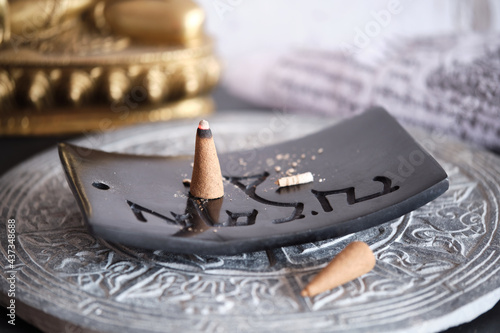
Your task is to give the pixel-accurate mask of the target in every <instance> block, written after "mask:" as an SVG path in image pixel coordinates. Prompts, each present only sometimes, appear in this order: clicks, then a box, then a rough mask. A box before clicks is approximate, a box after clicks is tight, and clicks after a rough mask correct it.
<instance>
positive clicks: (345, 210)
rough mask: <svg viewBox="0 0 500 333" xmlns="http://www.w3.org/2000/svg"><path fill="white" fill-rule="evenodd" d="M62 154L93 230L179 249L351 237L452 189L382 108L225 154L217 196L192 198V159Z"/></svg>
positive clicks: (70, 149) (211, 250)
mask: <svg viewBox="0 0 500 333" xmlns="http://www.w3.org/2000/svg"><path fill="white" fill-rule="evenodd" d="M59 152H60V157H61V160H62V163H63V165H64V168H65V171H66V175H67V178H68V181H69V184H70V186H71V188H72V190H73V193H74V194H75V197H76V198H77V200H78V202H79V204H80V207H81V209H82V211H83V213H84V215H85V218H86V221H87V223H88V226H89V227H90V229H91V230H92V232H94V233H95V234H97V235H99V236H101V237H103V238H105V239H107V240H109V241H113V242H118V243H123V244H127V245H132V246H136V247H142V248H150V249H162V250H167V251H172V252H178V253H199V254H235V253H241V252H248V251H256V250H261V249H267V248H273V247H278V246H284V245H290V244H297V243H303V242H308V241H314V240H320V239H326V238H331V237H338V236H343V235H346V234H349V233H352V232H356V231H359V230H363V229H367V228H370V227H373V226H375V225H378V224H382V223H384V222H387V221H390V220H392V219H394V218H396V217H399V216H401V215H403V214H405V213H408V212H410V211H412V210H414V209H416V208H418V207H420V206H422V205H424V204H426V203H427V202H429V201H431V200H433V199H435V198H436V197H438V196H439V195H441V194H442V193H444V192H445V191H446V190H447V188H448V179H447V175H446V173H445V172H444V170H443V169H442V168H441V167H440V165H439V164H438V163H437V162H436V161H435V160H434V159H433V158H432V156H430V155H429V154H428V153H427V152H426V151H425V150H424V149H423V148H422V147H421V146H420V145H418V144H417V143H416V142H415V141H414V140H413V139H412V137H411V136H410V135H409V134H408V133H407V132H406V131H405V130H404V129H403V128H402V127H401V126H400V125H399V124H398V123H397V122H396V121H395V120H394V119H393V118H392V117H391V116H390V115H389V114H388V113H387V112H386V111H385V110H383V109H381V108H373V109H370V110H368V111H367V112H365V113H364V114H362V115H360V116H357V117H354V118H352V119H349V120H347V121H344V122H342V123H340V124H338V125H335V126H333V127H330V128H328V129H326V130H323V131H321V132H319V133H316V134H313V135H310V136H307V137H304V138H300V139H297V140H293V141H289V142H285V143H282V144H277V145H273V146H268V147H264V148H259V149H255V150H252V151H242V152H234V153H229V154H221V155H220V156H219V160H220V165H221V169H222V175H223V177H224V181H223V186H224V193H225V195H224V197H223V198H220V199H215V200H203V199H198V198H195V197H193V196H192V195H190V188H189V184H188V183H186V181H185V178H186V174H189V173H190V172H191V163H192V162H193V157H192V156H175V157H145V156H136V155H124V154H115V153H106V152H102V151H97V150H88V149H81V148H79V147H77V146H72V145H69V144H62V145H60V147H59ZM269 162H272V163H269ZM271 165H272V166H271ZM276 170H281V171H279V172H278V171H276ZM306 172H311V173H312V174H313V176H314V180H313V181H312V182H310V183H306V184H300V185H294V186H290V187H282V188H280V187H279V186H278V185H276V184H274V183H275V181H277V180H278V179H280V178H282V177H285V176H290V175H295V174H302V173H306ZM191 186H192V184H191Z"/></svg>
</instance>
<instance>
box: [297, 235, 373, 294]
mask: <svg viewBox="0 0 500 333" xmlns="http://www.w3.org/2000/svg"><path fill="white" fill-rule="evenodd" d="M373 267H375V256H374V255H373V252H372V250H371V249H370V247H369V246H368V244H366V243H363V242H352V243H350V244H349V245H347V246H346V247H345V249H343V250H342V251H341V252H340V253H339V254H338V255H337V256H336V257H335V258H333V260H332V261H331V262H330V263H329V264H328V265H327V266H326V267H325V268H323V269H322V270H321V272H319V273H318V275H316V276H315V277H314V279H313V280H312V281H311V282H310V283H309V284H308V285H307V286H306V287H305V288H304V290H302V292H301V295H302V296H303V297H306V296H308V297H313V296H316V295H317V294H320V293H322V292H324V291H327V290H330V289H333V288H336V287H338V286H340V285H343V284H344V283H346V282H349V281H351V280H354V279H355V278H357V277H360V276H361V275H363V274H366V273H368V272H369V271H371V270H372V269H373Z"/></svg>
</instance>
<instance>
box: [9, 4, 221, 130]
mask: <svg viewBox="0 0 500 333" xmlns="http://www.w3.org/2000/svg"><path fill="white" fill-rule="evenodd" d="M204 20H205V15H204V12H203V11H202V10H201V8H200V7H198V6H197V5H196V4H195V3H193V2H191V1H189V0H10V1H6V0H0V134H4V135H5V134H7V135H8V134H16V135H19V134H27V135H29V134H56V133H57V134H59V133H70V132H81V131H86V130H107V129H109V128H115V127H116V126H121V125H127V124H133V123H138V122H148V121H159V120H168V119H172V118H177V117H189V116H193V117H194V116H199V115H201V114H205V113H207V112H210V111H211V109H212V101H211V99H210V98H209V97H208V96H207V95H206V93H207V92H208V91H209V90H210V89H211V88H212V87H213V86H214V85H215V84H216V83H217V81H218V79H219V72H220V66H219V63H218V62H217V60H216V58H215V57H214V56H213V49H212V43H211V40H210V38H208V37H207V36H206V35H205V34H204V32H203V24H204ZM103 123H105V124H106V125H105V126H104V125H103Z"/></svg>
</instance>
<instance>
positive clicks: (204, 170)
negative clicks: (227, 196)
mask: <svg viewBox="0 0 500 333" xmlns="http://www.w3.org/2000/svg"><path fill="white" fill-rule="evenodd" d="M189 192H190V193H191V195H192V196H194V197H196V198H201V199H217V198H220V197H222V196H223V195H224V186H223V184H222V173H221V171H220V164H219V158H218V157H217V151H216V150H215V144H214V140H213V138H212V131H211V130H210V125H209V124H208V121H206V120H202V121H200V124H199V126H198V131H197V132H196V146H195V151H194V165H193V174H192V176H191V187H190V190H189Z"/></svg>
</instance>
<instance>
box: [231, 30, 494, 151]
mask: <svg viewBox="0 0 500 333" xmlns="http://www.w3.org/2000/svg"><path fill="white" fill-rule="evenodd" d="M351 51H352V52H351ZM259 57H260V58H259V59H263V58H265V57H263V56H262V55H259ZM269 59H272V60H273V61H269V60H267V61H255V59H248V62H247V63H248V65H247V64H246V63H245V64H241V66H240V68H241V70H240V71H239V72H237V73H233V74H229V75H228V77H227V78H226V84H227V85H228V86H229V89H230V90H232V91H233V92H234V93H235V94H237V95H239V96H240V97H243V98H247V99H249V100H251V101H254V102H256V103H258V104H262V105H265V106H269V107H276V108H279V109H286V110H296V111H298V112H304V113H316V114H325V115H336V116H350V115H353V114H356V113H359V112H361V111H362V110H364V109H365V108H366V107H368V106H371V105H380V106H383V107H385V108H386V109H387V110H388V111H389V112H390V113H392V114H393V115H394V116H395V117H396V118H397V119H398V120H400V121H401V122H402V123H404V124H411V125H417V126H420V127H425V128H427V129H429V130H430V131H439V132H441V133H448V134H452V135H454V136H456V137H460V138H461V139H463V140H466V141H469V142H473V143H476V144H480V145H482V146H484V147H487V148H490V149H492V150H495V151H497V152H498V151H500V35H488V36H485V35H477V34H471V35H466V36H463V35H460V36H458V35H453V36H441V37H429V38H418V39H410V40H396V41H393V42H391V43H387V44H385V45H384V47H382V48H379V52H378V54H373V53H366V52H365V53H356V52H355V50H345V52H325V51H318V50H299V51H293V52H289V53H288V54H282V55H279V56H277V55H269ZM245 82H248V84H246V83H245ZM249 88H251V89H249ZM256 96H258V97H256Z"/></svg>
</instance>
